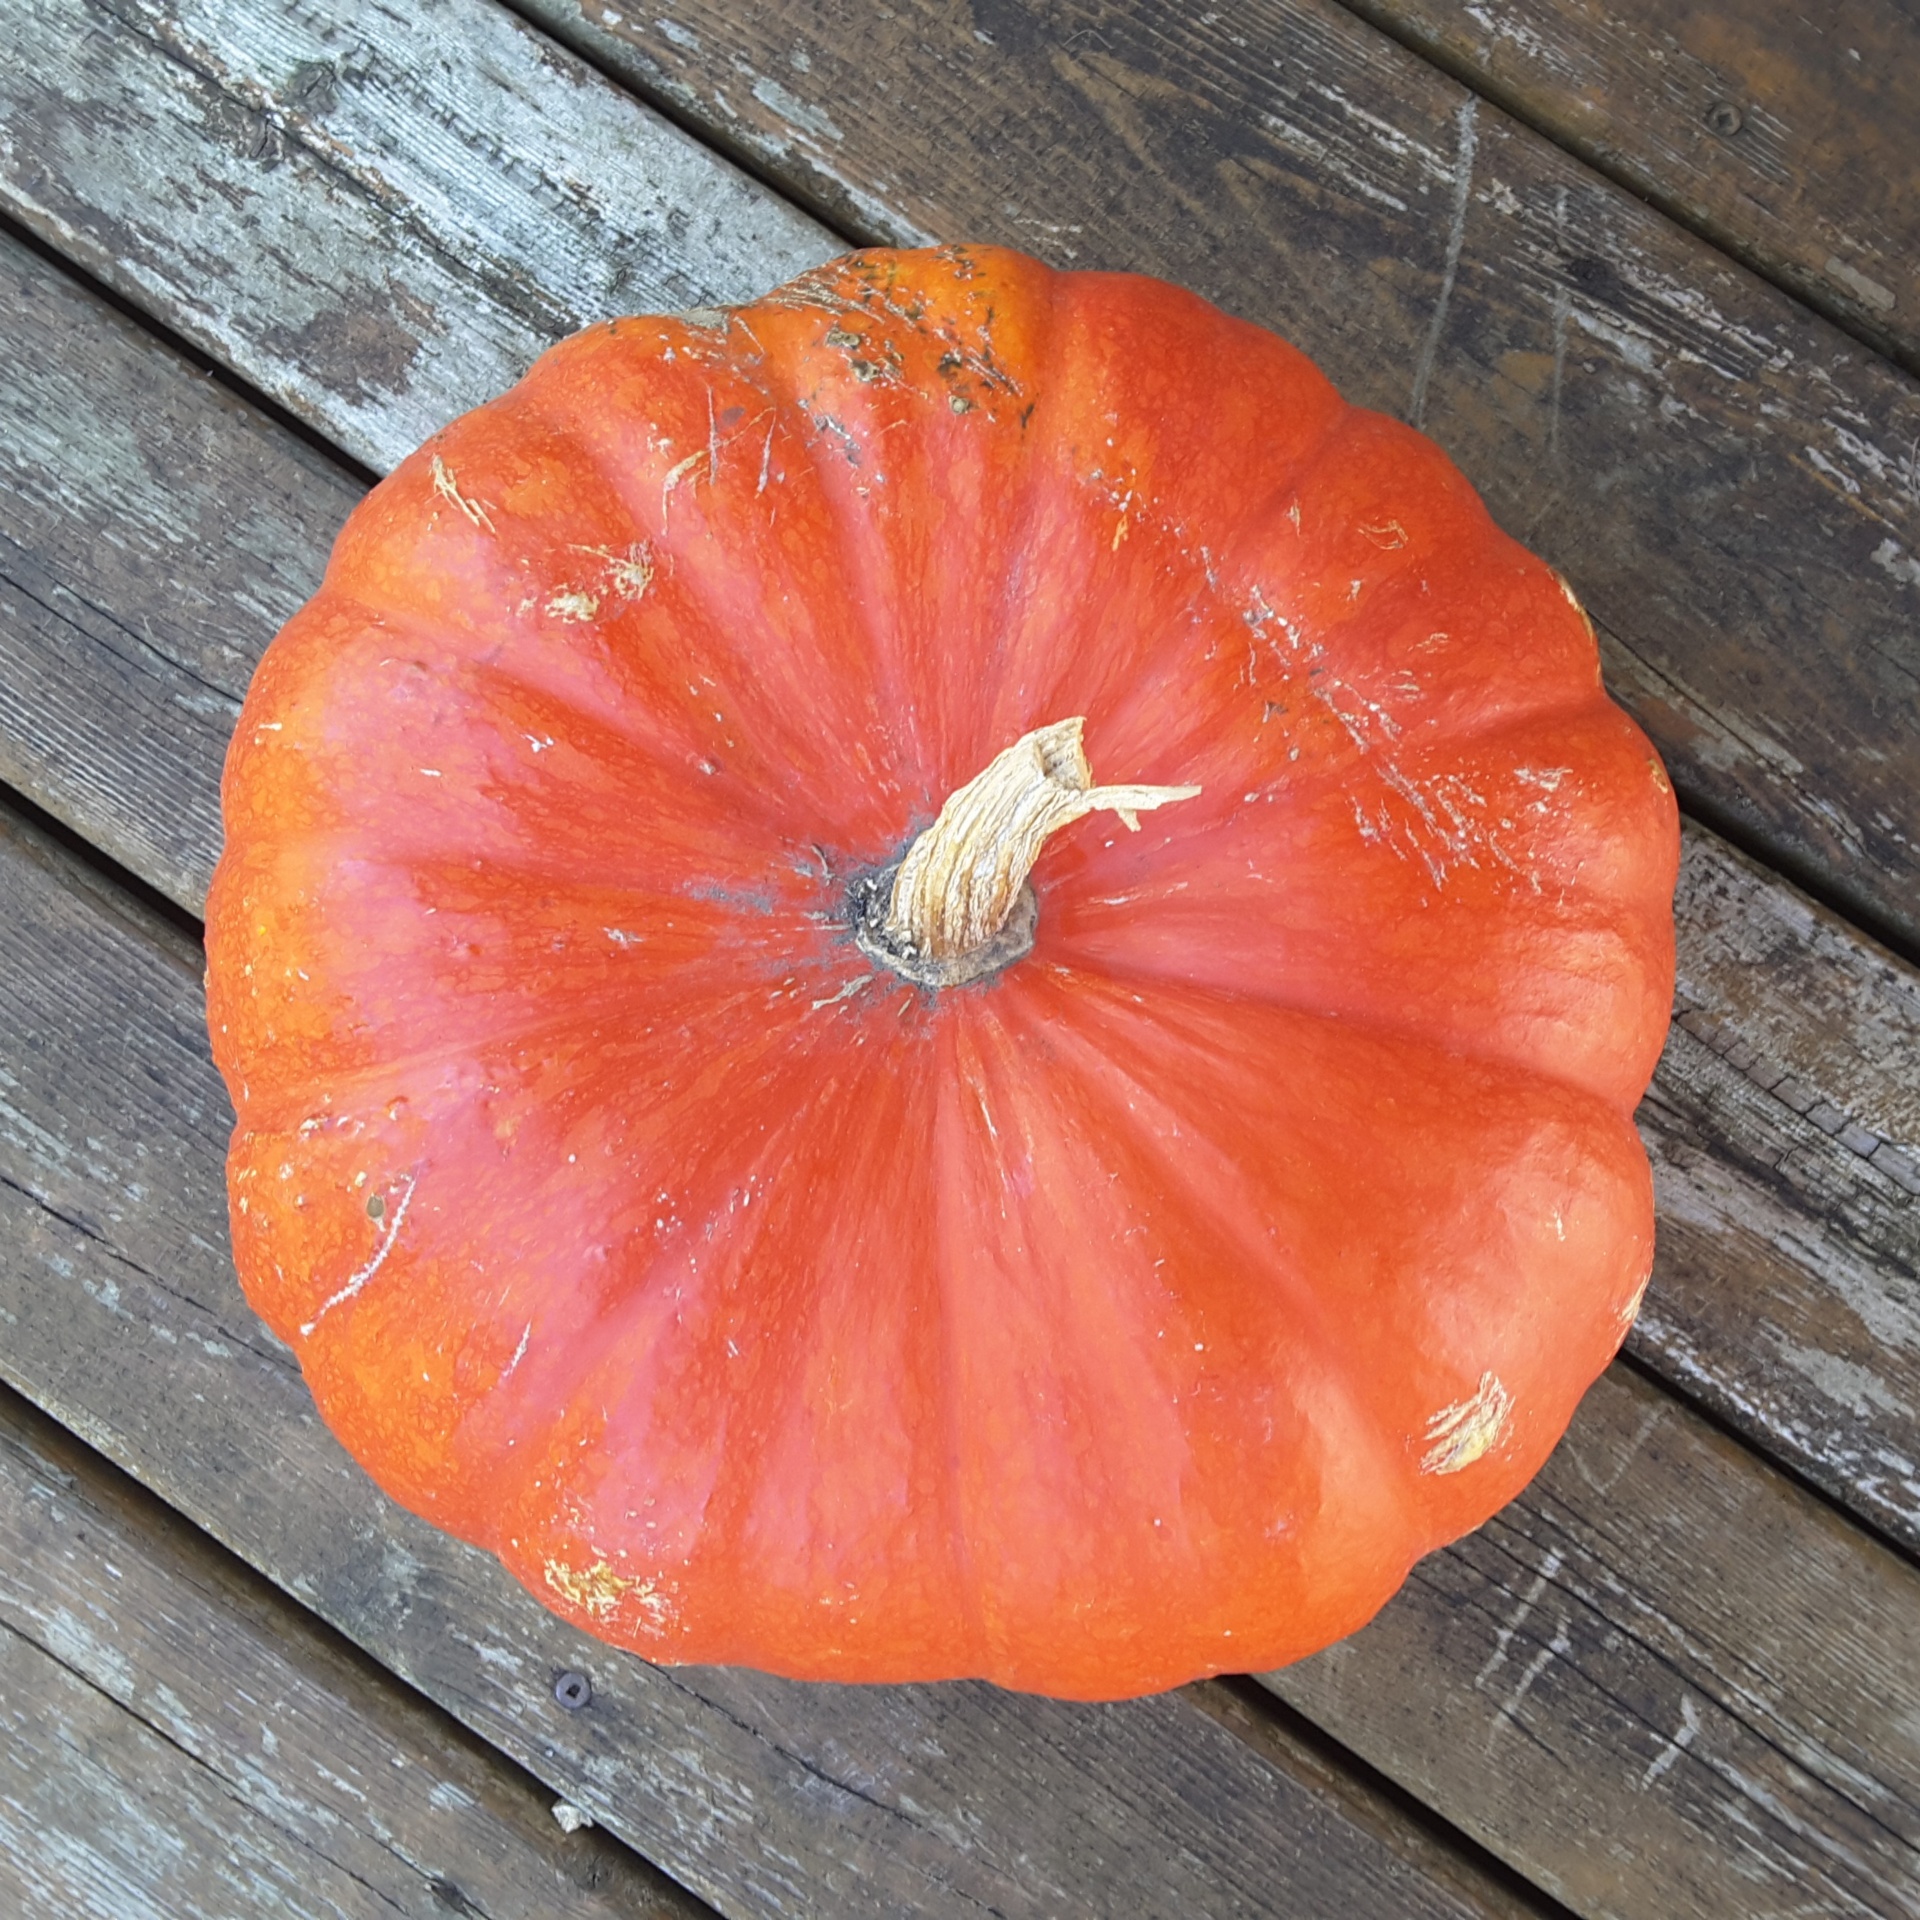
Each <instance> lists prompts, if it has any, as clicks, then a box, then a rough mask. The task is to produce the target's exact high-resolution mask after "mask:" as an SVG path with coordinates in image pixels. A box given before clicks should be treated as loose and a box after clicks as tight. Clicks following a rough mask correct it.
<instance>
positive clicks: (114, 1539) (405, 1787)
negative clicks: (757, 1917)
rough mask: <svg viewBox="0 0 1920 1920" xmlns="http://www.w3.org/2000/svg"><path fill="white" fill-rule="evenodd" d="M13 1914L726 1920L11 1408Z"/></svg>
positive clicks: (7, 1819) (4, 1805)
mask: <svg viewBox="0 0 1920 1920" xmlns="http://www.w3.org/2000/svg"><path fill="white" fill-rule="evenodd" d="M0 1729H4V1733H3V1734H0V1912H5V1913H6V1914H7V1915H8V1916H9V1920H76V1916H81V1915H103V1916H105V1915H111V1916H114V1920H122V1917H128V1920H130V1917H131V1916H133V1915H136V1914H149V1913H151V1914H163V1913H164V1914H177V1915H182V1916H188V1915H191V1916H196V1920H197V1917H200V1916H213V1915H216V1914H217V1915H222V1916H233V1920H241V1916H254V1915H258V1916H261V1920H294V1917H295V1916H303V1915H311V1916H313V1917H314V1920H333V1917H334V1916H349V1915H350V1916H356V1920H357V1917H358V1916H366V1917H367V1920H373V1917H374V1916H386V1917H387V1920H391V1917H392V1916H394V1915H396V1914H407V1915H417V1916H420V1920H429V1916H431V1917H432V1920H445V1917H446V1915H447V1914H449V1913H468V1914H488V1915H494V1916H498V1920H508V1917H509V1916H521V1917H523V1920H538V1917H540V1916H551V1917H552V1920H560V1916H562V1915H566V1916H575V1915H578V1916H581V1920H614V1917H615V1916H622V1917H623V1920H697V1916H698V1915H700V1914H703V1913H707V1912H709V1909H707V1908H705V1907H702V1906H701V1905H700V1904H699V1903H698V1902H697V1901H695V1900H693V1899H692V1898H691V1897H689V1896H688V1895H686V1894H684V1893H682V1892H681V1891H680V1890H679V1889H678V1888H677V1887H675V1886H673V1884H672V1883H671V1882H670V1881H668V1880H666V1879H665V1878H664V1877H663V1876H661V1875H660V1874H658V1873H657V1872H655V1871H654V1870H653V1869H652V1868H650V1867H648V1866H647V1865H646V1864H645V1863H644V1862H641V1861H639V1860H637V1859H635V1858H634V1856H633V1855H631V1854H629V1853H627V1852H626V1851H625V1849H623V1848H621V1847H620V1846H619V1845H618V1844H617V1843H615V1842H614V1841H612V1840H611V1839H610V1838H608V1836H607V1835H605V1834H604V1833H601V1832H599V1831H597V1830H588V1831H585V1832H579V1831H576V1832H573V1833H567V1832H563V1831H562V1829H561V1828H560V1827H559V1826H558V1825H556V1824H555V1821H554V1818H553V1813H552V1808H553V1804H554V1801H553V1795H552V1794H551V1793H543V1792H541V1791H540V1790H539V1789H538V1788H537V1787H536V1786H535V1784H534V1783H533V1782H532V1781H531V1780H529V1779H528V1778H527V1777H526V1775H524V1774H523V1773H521V1772H519V1770H518V1769H516V1768H514V1767H512V1766H510V1765H508V1764H507V1763H506V1762H505V1761H503V1760H502V1759H501V1758H500V1756H499V1755H498V1754H496V1753H494V1752H493V1751H492V1750H491V1749H490V1748H488V1747H486V1746H485V1745H483V1744H482V1743H481V1742H480V1741H478V1740H475V1739H474V1738H473V1737H472V1736H471V1735H470V1734H465V1733H463V1732H461V1731H460V1730H459V1729H457V1728H455V1727H454V1726H453V1725H452V1724H451V1723H450V1722H449V1721H448V1720H447V1719H446V1718H445V1716H444V1715H441V1714H438V1713H436V1712H434V1711H433V1710H432V1709H430V1708H428V1707H427V1706H425V1705H424V1704H423V1703H422V1702H421V1701H420V1700H419V1699H418V1698H417V1697H415V1696H414V1695H412V1694H410V1693H408V1692H407V1690H406V1689H404V1688H402V1687H400V1686H397V1685H396V1684H395V1683H394V1682H393V1681H391V1680H390V1679H388V1678H387V1676H385V1675H384V1674H382V1673H380V1672H379V1671H378V1670H377V1669H375V1668H373V1667H372V1666H371V1664H370V1663H369V1662H368V1661H366V1660H365V1659H364V1658H363V1657H361V1656H358V1655H356V1654H354V1653H352V1652H350V1651H349V1650H347V1649H345V1648H343V1647H342V1646H341V1645H340V1644H339V1643H338V1641H337V1640H336V1639H335V1638H334V1637H333V1636H332V1635H330V1634H326V1633H324V1632H321V1631H320V1630H318V1629H317V1628H316V1627H315V1625H314V1623H313V1622H312V1620H311V1618H310V1617H309V1616H308V1615H306V1614H305V1613H304V1612H303V1611H302V1610H301V1609H300V1608H298V1607H296V1606H294V1605H293V1604H292V1603H291V1602H289V1601H287V1600H285V1599H283V1598H282V1597H281V1596H280V1595H278V1594H277V1593H275V1592H273V1591H272V1590H271V1589H270V1588H268V1587H266V1585H265V1584H264V1582H262V1581H260V1580H259V1579H258V1578H257V1577H256V1576H250V1575H247V1574H245V1573H244V1572H243V1571H242V1570H240V1569H238V1568H237V1567H236V1566H235V1565H234V1563H233V1562H232V1561H231V1560H230V1559H229V1558H228V1556H226V1555H224V1554H222V1553H220V1552H219V1550H218V1549H216V1548H214V1547H212V1546H211V1544H210V1543H209V1542H208V1541H207V1540H206V1538H205V1536H204V1535H201V1534H198V1533H196V1532H195V1531H194V1529H192V1528H191V1527H188V1526H186V1525H185V1524H184V1523H182V1522H181V1521H180V1520H179V1519H178V1518H177V1517H175V1516H173V1515H171V1514H169V1513H168V1512H167V1511H166V1510H165V1509H164V1508H162V1507H160V1506H159V1504H158V1503H157V1502H156V1501H154V1500H153V1499H152V1498H151V1497H149V1496H145V1495H143V1494H141V1493H140V1492H139V1491H138V1490H137V1489H135V1488H133V1487H131V1486H130V1485H129V1484H128V1483H127V1482H126V1480H125V1479H124V1477H123V1476H121V1475H119V1474H117V1473H115V1472H114V1471H113V1470H112V1469H111V1468H109V1467H108V1466H107V1465H106V1464H105V1462H103V1461H102V1460H101V1459H100V1458H99V1457H98V1456H97V1455H94V1454H91V1453H89V1452H88V1451H87V1450H86V1449H85V1448H83V1447H80V1446H78V1445H77V1444H76V1443H75V1442H74V1441H73V1439H72V1438H71V1436H69V1435H67V1434H64V1433H62V1432H61V1431H60V1430H59V1429H58V1428H57V1427H55V1426H54V1425H53V1424H52V1423H51V1422H50V1421H48V1420H46V1419H44V1418H43V1417H41V1416H39V1415H37V1414H34V1413H32V1412H31V1411H29V1410H28V1409H27V1408H26V1407H24V1406H23V1405H22V1404H21V1403H20V1402H19V1401H18V1400H16V1399H15V1398H14V1397H13V1396H12V1395H11V1394H9V1393H4V1392H0Z"/></svg>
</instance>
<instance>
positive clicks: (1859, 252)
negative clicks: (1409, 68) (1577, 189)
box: [1343, 0, 1920, 372]
mask: <svg viewBox="0 0 1920 1920" xmlns="http://www.w3.org/2000/svg"><path fill="white" fill-rule="evenodd" d="M1343 3H1344V4H1345V5H1348V6H1350V7H1352V9H1353V11H1354V12H1355V13H1357V14H1360V15H1361V16H1362V17H1363V18H1365V19H1367V20H1371V21H1372V22H1373V23H1374V24H1375V25H1376V26H1379V27H1381V28H1382V29H1384V30H1385V31H1386V32H1388V33H1391V34H1392V35H1393V36H1394V38H1395V39H1397V40H1399V41H1401V42H1402V43H1403V44H1404V45H1406V46H1410V47H1412V48H1414V49H1415V50H1417V51H1418V52H1420V53H1422V54H1424V55H1425V56H1426V57H1427V58H1428V59H1430V60H1434V61H1437V62H1438V63H1439V64H1440V65H1441V66H1444V67H1445V68H1446V69H1447V70H1448V71H1449V72H1451V73H1453V74H1456V75H1457V76H1458V77H1459V78H1460V79H1462V80H1463V81H1465V82H1466V83H1467V84H1468V85H1469V86H1471V87H1474V88H1476V89H1477V90H1478V91H1479V92H1481V93H1483V94H1485V95H1486V96H1487V97H1488V98H1489V99H1491V100H1495V101H1498V102H1499V103H1500V104H1501V105H1502V106H1504V107H1506V108H1507V109H1508V110H1509V111H1510V112H1512V113H1514V114H1516V115H1518V116H1519V118H1521V119H1523V120H1525V121H1526V122H1527V123H1528V124H1529V125H1531V126H1535V127H1538V128H1539V129H1540V130H1541V131H1542V132H1543V133H1545V134H1547V135H1548V136H1549V137H1550V138H1551V139H1553V140H1555V141H1556V142H1558V144H1559V145H1561V146H1563V147H1565V148H1567V149H1568V151H1569V152H1572V153H1576V154H1578V155H1579V156H1580V157H1581V158H1582V159H1584V160H1586V161H1588V162H1589V163H1590V164H1592V165H1595V166H1598V167H1601V168H1603V169H1604V170H1605V171H1606V172H1608V173H1610V174H1611V175H1612V176H1613V177H1614V178H1615V179H1616V180H1619V181H1621V182H1623V183H1624V184H1625V185H1627V186H1629V187H1631V188H1632V189H1633V190H1634V191H1635V192H1637V193H1641V194H1644V195H1646V196H1647V198H1648V199H1650V200H1652V201H1654V202H1655V203H1656V204H1657V205H1659V206H1661V207H1664V208H1666V209H1667V210H1668V211H1670V212H1671V213H1673V214H1674V215H1675V217H1677V218H1679V219H1681V220H1684V221H1685V222H1687V224H1688V225H1690V226H1692V227H1693V228H1694V229H1695V230H1696V231H1697V232H1699V233H1702V234H1704V235H1706V236H1707V237H1708V238H1709V239H1710V240H1712V241H1713V242H1714V244H1715V245H1717V246H1720V247H1723V248H1725V249H1726V250H1727V251H1728V252H1729V253H1731V254H1733V255H1735V256H1736V257H1737V258H1739V259H1741V260H1744V261H1746V262H1747V264H1748V265H1750V266H1752V267H1754V268H1755V269H1756V270H1757V271H1759V272H1761V273H1764V274H1765V275H1766V276H1767V277H1768V278H1769V279H1771V280H1777V281H1778V282H1779V283H1780V284H1781V285H1782V286H1784V287H1788V288H1790V289H1791V290H1792V291H1793V292H1795V293H1796V294H1798V295H1799V297H1800V298H1801V299H1803V300H1806V301H1809V302H1810V303H1811V304H1813V305H1814V306H1817V307H1818V308H1820V310H1821V311H1822V312H1824V313H1828V314H1831V315H1833V316H1835V317H1836V318H1839V319H1841V320H1843V321H1844V322H1845V323H1846V324H1847V326H1849V327H1850V328H1851V329H1852V330H1853V331H1854V332H1855V333H1857V334H1859V335H1860V336H1861V337H1862V338H1864V339H1867V340H1870V341H1872V342H1873V343H1874V344H1875V345H1877V346H1878V347H1879V348H1880V349H1881V351H1882V352H1884V353H1888V354H1890V355H1892V356H1893V357H1894V358H1896V359H1898V360H1900V361H1901V362H1902V363H1903V364H1904V365H1905V366H1906V367H1907V369H1908V370H1909V371H1910V372H1920V144H1917V143H1916V142H1915V140H1914V131H1913V130H1914V128H1915V127H1917V126H1920V18H1916V16H1915V14H1914V12H1913V9H1912V8H1911V7H1910V6H1907V5H1903V4H1901V0H1827V4H1826V5H1824V6H1820V7H1813V8H1809V9H1807V10H1806V11H1805V12H1801V11H1800V10H1799V9H1797V8H1794V7H1779V6H1773V7H1755V6H1748V7H1726V6H1717V5H1709V4H1706V3H1705V0H1503V4H1501V5H1499V6H1497V7H1488V6H1477V7H1459V6H1448V5H1445V4H1443V3H1442V0H1343Z"/></svg>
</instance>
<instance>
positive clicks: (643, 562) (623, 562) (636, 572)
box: [574, 540, 654, 600]
mask: <svg viewBox="0 0 1920 1920" xmlns="http://www.w3.org/2000/svg"><path fill="white" fill-rule="evenodd" d="M574 552H575V553H590V554H592V555H593V557H594V558H595V559H596V560H604V561H605V562H606V563H607V584H608V585H609V586H610V587H612V589H613V590H614V592H615V593H617V594H618V595H619V596H620V598H621V599H622V600H638V599H639V598H640V597H641V595H642V594H644V593H645V592H646V590H647V589H648V588H649V587H650V586H652V585H653V571H654V569H653V552H652V549H651V548H649V547H648V545H647V544H646V542H645V541H644V540H636V541H635V542H634V543H633V544H632V545H631V546H630V547H628V549H627V550H626V552H625V553H616V552H615V551H614V550H613V549H612V548H611V547H578V546H577V547H575V548H574Z"/></svg>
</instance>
